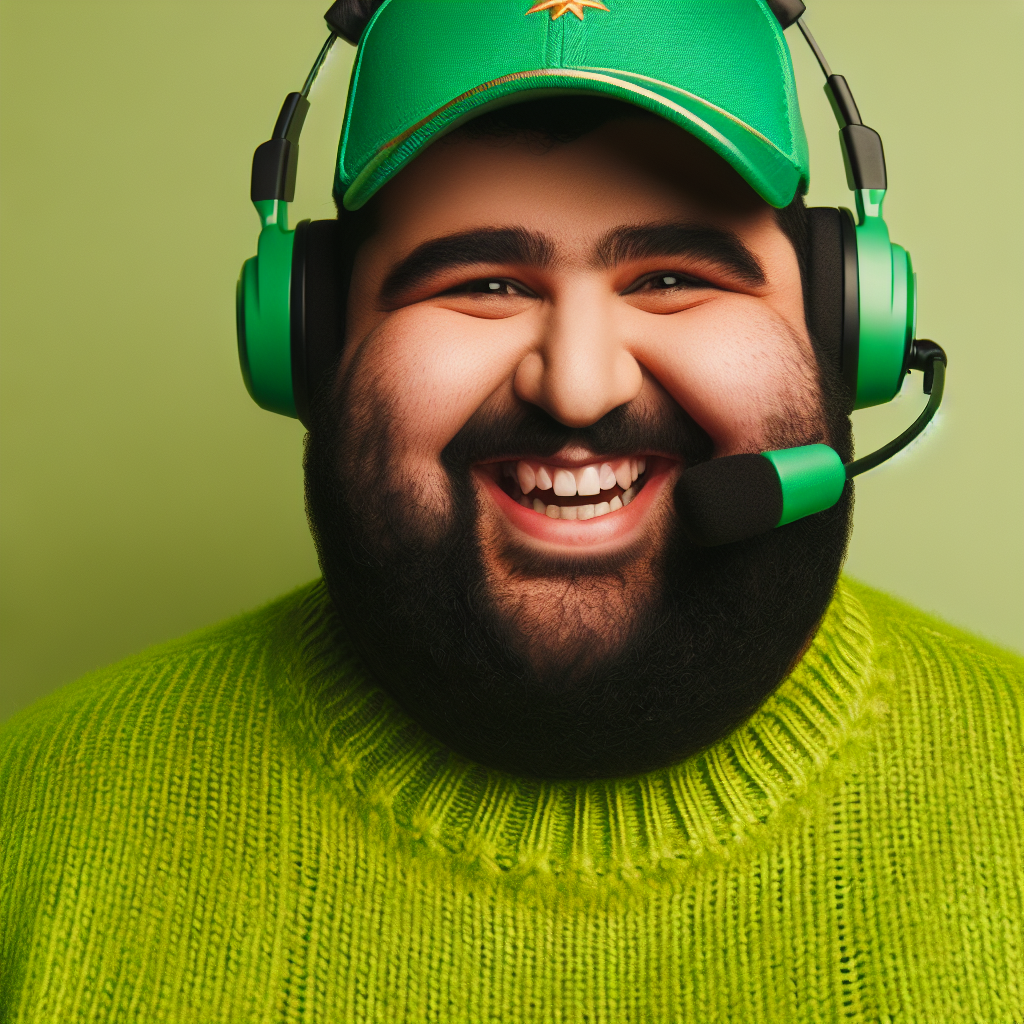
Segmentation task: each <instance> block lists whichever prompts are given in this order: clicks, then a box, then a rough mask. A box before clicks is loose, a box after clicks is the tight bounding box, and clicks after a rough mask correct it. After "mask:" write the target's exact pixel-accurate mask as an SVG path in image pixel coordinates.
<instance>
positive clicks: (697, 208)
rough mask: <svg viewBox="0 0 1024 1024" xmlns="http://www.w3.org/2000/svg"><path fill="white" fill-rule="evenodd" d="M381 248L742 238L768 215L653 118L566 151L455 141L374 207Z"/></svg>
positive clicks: (738, 183)
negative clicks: (636, 237)
mask: <svg viewBox="0 0 1024 1024" xmlns="http://www.w3.org/2000/svg"><path fill="white" fill-rule="evenodd" d="M373 204H374V207H375V209H374V213H375V220H376V224H377V231H376V232H375V234H376V236H377V240H378V242H379V243H380V244H384V245H386V246H387V247H388V248H391V247H392V246H395V247H397V248H399V249H406V248H411V247H413V246H415V245H417V244H419V243H420V242H422V241H423V239H425V238H431V237H440V236H445V235H451V234H453V233H457V232H459V231H463V230H469V229H472V228H478V227H481V226H503V225H508V226H519V227H526V228H529V229H531V230H536V231H540V232H543V233H545V234H547V235H549V236H551V237H552V238H554V239H556V240H557V241H558V242H559V243H560V244H563V245H565V246H567V247H570V248H571V247H573V246H574V245H577V244H578V245H580V246H584V245H589V244H591V243H592V242H593V240H594V239H595V238H597V237H600V236H602V235H603V234H605V233H606V232H607V231H609V230H611V229H614V228H616V227H619V226H621V225H623V224H644V223H651V222H659V221H668V220H671V221H676V222H680V221H682V222H686V221H693V222H701V223H710V224H714V225H716V226H720V227H723V228H727V229H729V230H732V231H737V232H739V233H745V231H744V229H745V228H746V229H747V230H749V229H750V228H751V227H753V226H755V225H763V224H764V223H765V221H766V220H772V219H773V211H772V208H771V207H770V206H768V204H767V203H765V202H764V200H762V199H761V198H760V197H759V196H758V195H757V194H756V193H755V192H754V191H753V189H751V188H750V187H749V186H748V185H747V184H746V182H744V181H743V180H742V179H741V178H740V177H739V175H738V174H737V173H736V172H735V171H734V170H733V169H732V168H731V167H729V165H728V164H726V163H725V161H724V160H722V159H720V158H719V157H718V156H716V155H715V154H714V153H712V152H711V151H710V150H709V149H707V147H705V146H703V145H701V144H700V143H699V142H698V141H697V140H696V139H694V138H692V137H691V136H689V135H687V134H686V133H685V132H683V131H681V130H680V129H678V128H677V127H675V126H674V125H671V124H669V123H668V122H666V121H663V120H661V119H659V118H655V117H643V118H630V119H628V120H619V121H612V122H609V123H607V124H605V125H602V126H601V127H600V128H598V129H596V130H595V131H593V132H590V133H589V134H587V135H584V136H583V137H581V138H579V139H576V140H574V141H572V142H568V143H555V144H551V145H548V144H543V145H542V144H540V143H539V142H538V141H537V140H536V139H531V138H530V137H520V138H515V139H507V138H498V139H490V138H482V139H470V138H466V137H465V136H460V135H459V134H457V133H456V134H455V135H452V136H449V137H448V138H446V139H443V140H441V141H439V142H437V143H435V144H434V145H433V146H431V147H430V148H428V149H427V150H425V151H424V152H423V153H422V154H421V155H420V156H419V157H417V159H416V160H414V161H413V162H412V163H411V164H410V165H409V166H408V167H407V168H406V169H405V170H403V171H402V173H401V174H399V175H397V176H396V177H395V178H394V179H393V180H392V181H391V182H389V183H388V184H387V185H386V186H385V187H384V188H383V189H382V190H381V191H380V193H378V195H377V196H376V197H375V198H374V200H373Z"/></svg>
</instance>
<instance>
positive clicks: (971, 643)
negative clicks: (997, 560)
mask: <svg viewBox="0 0 1024 1024" xmlns="http://www.w3.org/2000/svg"><path fill="white" fill-rule="evenodd" d="M843 585H844V587H845V588H846V589H847V590H848V591H850V592H851V593H852V594H853V595H854V596H855V597H856V598H857V600H858V601H859V602H860V603H861V605H863V607H864V610H865V612H866V613H867V615H868V618H869V619H870V621H871V624H872V627H873V631H874V632H875V633H876V634H880V635H881V636H889V637H905V638H907V639H910V638H914V639H916V640H917V641H918V643H919V644H920V645H921V647H922V648H927V647H929V646H931V645H933V644H934V645H937V646H941V647H946V648H950V649H955V650H957V651H959V652H961V653H962V654H963V655H964V656H966V657H967V658H969V659H971V660H974V661H977V662H978V663H983V664H986V665H991V666H993V667H995V666H999V667H1001V668H1002V669H1004V670H1005V671H1006V672H1007V673H1008V674H1009V675H1010V677H1016V678H1017V679H1018V680H1019V679H1021V678H1022V677H1024V657H1022V656H1021V655H1019V654H1017V653H1015V652H1014V651H1010V650H1007V649H1006V648H1005V647H1000V646H999V645H998V644H996V643H994V642H993V641H991V640H986V639H985V638H984V637H981V636H978V635H977V634H975V633H971V632H969V631H968V630H966V629H961V628H960V627H959V626H954V625H952V624H951V623H949V622H946V621H945V620H944V619H941V618H939V617H938V616H937V615H932V614H930V613H928V612H925V611H922V610H921V609H920V608H917V607H915V606H914V605H912V604H909V603H908V602H907V601H904V600H902V599H901V598H898V597H894V596H893V595H892V594H887V593H885V592H884V591H882V590H877V589H875V588H874V587H870V586H868V585H867V584H866V583H861V582H860V581H859V580H855V579H851V578H850V577H849V576H845V577H843Z"/></svg>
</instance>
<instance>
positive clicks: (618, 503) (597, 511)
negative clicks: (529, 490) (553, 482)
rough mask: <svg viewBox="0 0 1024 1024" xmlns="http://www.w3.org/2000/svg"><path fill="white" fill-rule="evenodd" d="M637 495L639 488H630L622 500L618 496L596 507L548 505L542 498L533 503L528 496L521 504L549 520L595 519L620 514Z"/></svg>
mask: <svg viewBox="0 0 1024 1024" xmlns="http://www.w3.org/2000/svg"><path fill="white" fill-rule="evenodd" d="M636 495H637V488H636V487H630V488H629V489H628V490H627V491H624V492H623V495H622V497H621V498H620V497H619V496H618V495H616V496H615V497H614V498H612V500H611V501H602V502H600V503H599V504H596V505H546V504H545V503H544V502H543V501H541V500H540V498H534V499H533V501H532V502H531V501H530V499H529V498H527V497H526V495H525V494H524V495H521V496H520V498H519V504H520V505H522V506H523V508H532V509H533V511H534V512H536V513H538V515H542V516H547V517H548V518H549V519H594V518H596V517H597V516H605V515H607V514H608V513H609V512H618V510H619V509H620V508H623V507H624V506H625V505H628V504H629V503H630V502H631V501H632V500H633V499H634V498H635V497H636Z"/></svg>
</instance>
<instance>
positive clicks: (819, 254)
mask: <svg viewBox="0 0 1024 1024" xmlns="http://www.w3.org/2000/svg"><path fill="white" fill-rule="evenodd" d="M807 215H808V222H809V223H808V227H809V240H810V245H809V247H808V249H809V258H808V266H807V299H806V303H805V306H806V311H807V327H808V329H809V330H810V332H811V337H812V338H813V339H814V341H815V342H816V343H817V346H818V350H819V352H820V353H821V355H822V358H824V359H827V360H828V361H829V363H830V364H831V365H832V366H833V367H835V368H836V369H837V370H839V371H840V373H841V374H842V377H843V380H844V381H845V383H846V387H847V391H848V392H849V396H850V406H851V408H852V406H853V400H854V396H855V395H856V391H857V340H858V337H859V334H860V322H859V321H860V307H859V294H858V281H857V239H856V231H855V228H854V224H853V218H852V217H851V215H850V213H849V212H848V211H847V210H837V209H835V208H834V207H831V206H813V207H811V208H810V209H808V211H807Z"/></svg>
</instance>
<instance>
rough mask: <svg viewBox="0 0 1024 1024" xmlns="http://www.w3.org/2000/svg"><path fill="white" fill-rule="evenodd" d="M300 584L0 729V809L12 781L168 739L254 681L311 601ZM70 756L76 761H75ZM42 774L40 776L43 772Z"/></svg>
mask: <svg viewBox="0 0 1024 1024" xmlns="http://www.w3.org/2000/svg"><path fill="white" fill-rule="evenodd" d="M319 586H320V584H319V583H311V584H307V585H305V586H303V587H300V588H298V589H297V590H295V591H293V592H291V593H289V594H286V595H285V596H283V597H280V598H278V599H276V600H274V601H272V602H270V603H269V604H267V605H264V606H262V607H260V608H257V609H255V610H253V611H250V612H246V613H244V614H242V615H238V616H236V617H234V618H232V619H229V620H228V621H226V622H221V623H218V624H216V625H213V626H208V627H205V628H203V629H199V630H196V631H195V632H192V633H189V634H187V635H186V636H183V637H179V638H177V639H175V640H171V641H168V642H166V643H162V644H158V645H155V646H153V647H150V648H148V649H146V650H144V651H142V652H140V653H138V654H135V655H132V656H130V657H128V658H125V659H123V660H122V661H119V662H116V663H114V664H112V665H108V666H106V667H104V668H101V669H97V670H96V671H94V672H90V673H88V674H87V675H85V676H82V677H81V678H80V679H77V680H75V681H74V682H72V683H69V684H67V685H66V686H63V687H61V688H60V689H58V690H56V691H55V692H54V693H52V694H50V695H48V696H47V697H44V698H42V699H41V700H39V701H37V702H35V703H34V704H32V705H30V706H29V707H27V708H25V709H24V710H23V711H21V712H19V713H18V714H16V715H14V716H13V717H12V718H11V719H9V720H8V721H7V722H5V723H3V725H2V726H0V803H2V798H3V791H4V789H5V786H6V783H7V782H9V781H10V779H11V777H12V776H15V777H24V775H25V768H26V766H27V765H28V764H29V763H31V764H32V765H34V766H35V768H36V769H44V770H45V765H46V764H47V763H48V762H50V763H53V762H54V761H57V762H63V761H65V760H66V759H67V758H70V757H75V756H81V753H82V751H83V748H86V747H87V748H89V749H90V753H91V754H92V755H93V756H95V755H97V754H99V753H101V750H102V749H103V748H106V747H109V746H114V745H120V744H121V742H122V741H128V740H131V739H134V740H137V739H138V738H139V737H140V736H145V735H146V734H150V738H152V734H153V733H162V734H164V737H165V738H166V739H172V738H173V737H174V736H175V735H179V734H181V733H182V731H183V729H184V728H185V726H186V725H187V721H188V720H190V719H191V718H192V716H193V715H194V714H196V713H201V710H200V709H202V708H204V707H207V708H208V707H210V705H211V703H212V702H213V700H214V699H215V697H217V696H218V695H219V698H221V699H222V698H223V697H224V696H226V694H225V693H224V691H225V690H226V689H232V688H237V687H238V684H239V683H240V682H242V681H245V680H248V681H255V680H256V679H258V678H259V677H260V676H261V674H262V673H261V666H262V664H263V662H264V661H265V659H266V655H267V652H268V649H269V648H270V647H271V646H272V640H273V638H274V637H275V636H278V635H280V632H279V630H280V625H281V623H282V622H283V621H284V620H286V619H287V618H288V617H289V616H290V615H292V614H294V613H295V612H296V610H297V609H299V608H300V607H301V606H302V605H303V604H304V603H305V602H306V601H307V600H308V599H309V598H310V596H311V595H313V594H314V593H315V592H316V590H317V588H318V587H319ZM76 752H77V754H76ZM44 773H45V771H44Z"/></svg>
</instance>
